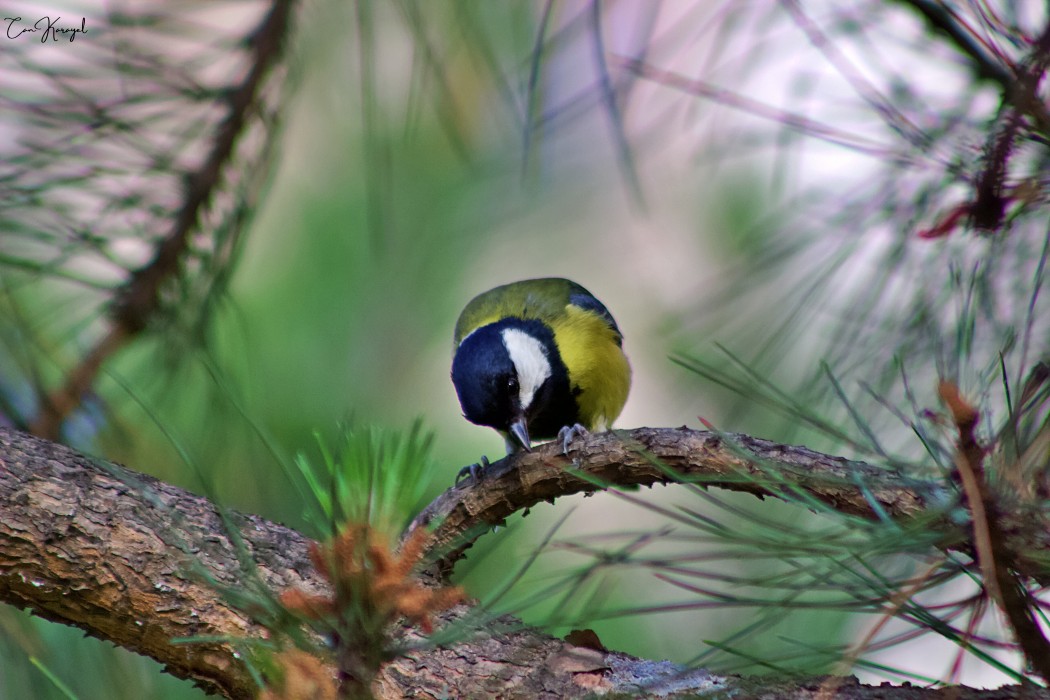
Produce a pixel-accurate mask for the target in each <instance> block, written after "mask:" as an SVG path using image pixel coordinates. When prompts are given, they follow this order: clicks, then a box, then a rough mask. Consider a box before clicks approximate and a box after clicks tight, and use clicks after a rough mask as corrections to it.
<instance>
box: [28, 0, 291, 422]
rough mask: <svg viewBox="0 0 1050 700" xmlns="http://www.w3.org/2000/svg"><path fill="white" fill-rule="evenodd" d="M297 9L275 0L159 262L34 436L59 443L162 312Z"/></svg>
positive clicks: (115, 313) (145, 273)
mask: <svg viewBox="0 0 1050 700" xmlns="http://www.w3.org/2000/svg"><path fill="white" fill-rule="evenodd" d="M292 7H293V3H292V2H291V1H290V0H274V2H273V7H272V8H271V10H270V11H269V13H267V15H266V17H265V18H264V19H263V21H262V23H261V24H260V25H259V27H258V28H257V29H256V30H255V32H254V33H253V34H252V35H251V37H250V38H249V43H250V45H251V47H252V59H251V69H250V70H249V71H248V73H247V75H246V76H245V78H244V80H243V81H242V82H241V84H240V85H239V86H237V87H236V88H235V89H233V90H231V91H230V92H229V94H228V96H227V97H226V100H227V103H228V109H227V113H226V117H225V118H224V119H223V121H222V123H221V124H220V125H219V127H218V130H217V132H216V134H215V138H214V141H213V142H212V147H211V150H210V151H209V153H208V157H207V158H206V159H205V160H204V162H203V163H202V164H201V166H200V168H198V169H197V170H196V171H194V172H191V173H188V174H187V175H186V179H185V193H184V196H183V200H182V206H181V207H180V208H179V210H178V212H177V213H176V214H175V221H174V223H173V224H172V227H171V230H170V231H169V232H168V234H167V235H166V236H165V237H164V238H163V239H162V240H161V241H160V243H159V244H158V246H157V249H156V253H155V254H154V257H153V260H151V261H150V262H149V263H148V264H146V265H145V266H144V267H142V268H140V269H139V270H137V271H136V272H135V273H134V274H133V275H132V276H131V277H130V279H128V281H127V282H126V283H125V284H124V285H123V287H121V288H120V289H119V290H118V291H117V293H116V296H115V302H114V304H113V307H112V310H111V312H110V320H109V328H108V329H107V331H106V332H105V334H104V335H103V337H102V339H101V340H99V341H98V342H97V343H96V344H95V345H94V346H93V347H92V348H90V349H89V350H88V351H87V352H86V353H85V354H84V355H83V357H82V358H81V360H80V362H79V363H78V364H77V365H76V366H75V367H74V368H73V369H72V370H70V372H69V373H68V374H67V375H66V378H65V380H64V381H63V383H62V385H61V386H60V387H59V388H58V389H56V390H55V391H53V392H52V393H51V394H50V395H48V396H46V397H41V405H40V408H39V412H38V413H37V416H36V418H34V419H33V420H32V421H31V422H30V431H31V432H32V433H33V434H35V435H39V436H40V437H44V438H48V439H52V440H53V439H57V438H58V436H59V433H60V431H61V428H62V423H63V421H65V419H66V418H67V417H68V416H69V414H70V413H71V412H73V411H74V410H76V408H77V407H78V406H79V405H80V403H81V401H82V400H83V398H84V395H85V394H86V393H87V392H88V391H89V390H90V388H91V386H92V385H93V384H94V381H95V378H96V377H97V375H98V372H99V369H100V368H101V366H102V364H103V363H104V362H105V361H106V360H107V359H108V358H110V357H112V356H113V355H114V354H116V353H117V352H118V351H119V350H121V349H122V348H123V347H125V346H126V345H127V344H128V343H129V342H130V341H131V340H133V339H134V338H135V337H137V336H138V335H139V334H141V333H142V331H144V330H145V329H146V327H147V326H148V325H149V323H150V321H151V319H152V318H153V317H154V315H155V313H156V311H157V310H158V309H159V308H160V306H161V298H160V292H161V288H162V287H163V285H164V284H165V283H167V282H168V281H169V280H171V279H173V278H174V277H176V276H177V275H178V274H179V269H180V265H181V263H182V259H183V256H184V255H185V253H186V251H187V250H188V249H189V245H190V239H191V238H192V234H193V233H194V232H195V231H196V230H197V229H198V227H199V224H200V219H201V215H202V214H203V213H204V211H205V210H206V209H207V207H208V205H209V203H210V202H211V200H212V196H213V195H214V194H215V192H216V191H217V189H218V188H219V187H220V186H221V184H222V182H223V171H224V168H225V166H226V165H227V164H228V162H229V161H230V159H231V157H232V155H233V153H234V147H235V145H236V143H237V139H238V137H239V136H240V135H241V133H242V132H243V131H244V129H245V126H246V124H247V123H248V121H249V119H250V118H251V116H252V114H253V112H254V109H255V105H256V104H257V101H258V97H259V93H260V91H261V88H262V84H263V81H264V79H265V77H266V76H267V74H268V73H269V72H270V69H271V68H273V66H274V65H275V64H276V63H277V61H278V59H279V58H280V56H281V54H282V51H283V47H284V44H285V39H286V38H287V35H288V34H289V29H290V18H291V10H292Z"/></svg>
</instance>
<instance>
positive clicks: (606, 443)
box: [407, 428, 1050, 585]
mask: <svg viewBox="0 0 1050 700" xmlns="http://www.w3.org/2000/svg"><path fill="white" fill-rule="evenodd" d="M572 447H573V449H572V451H571V452H570V453H569V457H565V456H564V455H562V454H560V452H559V451H558V449H557V446H556V445H553V444H548V445H545V446H541V447H539V448H536V449H534V450H533V451H532V452H529V453H524V452H523V453H518V454H516V455H512V456H510V457H507V458H505V459H503V460H500V461H499V462H495V463H493V464H492V465H491V466H490V467H489V469H488V470H487V471H486V475H485V477H484V478H483V479H482V481H481V483H480V484H478V485H477V486H475V487H468V486H464V485H461V486H458V487H453V488H451V489H449V490H448V491H446V492H445V493H444V494H442V495H441V496H439V497H438V498H437V499H435V500H434V502H433V503H431V504H430V505H429V506H427V507H426V508H425V509H424V510H423V511H422V512H421V513H420V514H419V515H418V516H417V517H416V519H415V520H414V521H413V523H412V524H411V525H410V526H409V528H408V530H407V532H411V531H412V529H414V528H416V527H420V526H424V525H429V524H436V530H435V542H436V544H437V546H438V547H439V548H441V549H444V550H447V551H448V555H447V556H446V559H445V560H444V562H443V566H442V571H443V572H447V571H448V570H449V569H450V568H451V566H452V565H453V564H455V562H456V561H457V560H458V559H459V558H460V557H461V556H462V555H463V553H464V551H465V550H466V549H467V548H469V547H470V544H471V543H472V542H473V541H474V539H476V537H478V536H479V535H480V534H483V533H484V532H486V531H487V530H488V529H489V528H491V526H493V525H498V524H501V523H503V522H504V521H505V520H506V518H507V517H509V516H510V515H512V514H513V513H516V512H518V511H521V510H524V509H527V508H530V507H532V506H534V505H536V504H537V503H539V502H541V501H545V500H553V499H555V498H558V497H561V496H568V495H571V494H575V493H590V492H593V491H597V490H598V488H599V487H598V486H597V485H596V483H595V482H596V481H597V482H599V483H608V484H612V485H615V486H635V485H651V484H673V483H677V482H679V481H682V480H694V481H697V482H698V483H702V484H704V485H707V486H715V487H718V488H723V489H728V490H732V491H744V492H747V493H753V494H756V495H759V496H774V497H780V496H781V495H782V494H783V493H784V492H785V491H787V490H789V489H799V490H801V491H804V492H805V493H807V494H809V495H811V496H813V497H815V498H817V499H819V500H820V501H822V502H824V503H826V504H827V505H829V506H830V507H831V508H834V509H835V510H837V511H839V512H841V513H846V514H849V515H858V516H861V517H865V518H875V517H877V516H878V513H876V511H875V509H874V508H873V507H872V504H871V502H870V501H869V500H868V499H869V498H874V499H875V500H876V501H877V503H878V508H879V509H881V510H882V512H883V513H885V514H887V515H889V516H890V517H892V518H894V519H897V520H899V521H901V522H902V523H903V522H907V521H909V520H913V519H917V518H920V517H922V518H927V519H928V518H929V517H930V513H931V511H932V512H938V510H939V509H950V508H952V507H953V506H954V505H955V503H956V494H955V493H954V487H953V486H951V485H945V484H940V483H934V482H931V481H927V480H922V479H913V478H910V477H908V476H906V475H902V474H899V473H896V472H894V471H891V470H887V469H881V468H879V467H875V466H873V465H870V464H867V463H864V462H856V461H850V460H846V459H843V458H841V457H833V456H829V455H825V454H821V453H819V452H814V451H813V450H809V449H807V448H805V447H795V446H791V445H782V444H778V443H774V442H770V441H768V440H762V439H759V438H754V437H750V436H748V435H741V434H731V433H724V434H718V433H710V432H704V431H696V430H688V429H686V428H678V429H673V428H637V429H635V430H631V431H616V432H610V433H600V434H595V435H590V436H588V437H587V438H585V439H581V440H577V441H575V442H574V443H573V445H572ZM653 458H655V459H656V460H659V462H660V465H659V466H658V465H657V464H655V463H654V460H653ZM573 460H575V461H576V462H577V464H574V463H573ZM862 485H863V488H862V487H861V486H862ZM796 500H797V499H796ZM924 522H925V521H924ZM1044 523H1045V520H1044V519H1043V518H1042V517H1041V516H1039V515H1038V513H1037V512H1036V511H1028V510H1023V511H1022V510H1015V511H1014V512H1012V513H1010V514H1009V515H1006V516H1004V517H1003V519H1002V521H1001V523H1000V525H1001V530H1002V533H1003V537H1004V538H1005V541H1007V542H1009V543H1010V546H1011V547H1012V551H1014V552H1017V553H1018V554H1017V560H1016V565H1017V570H1018V572H1019V573H1021V574H1022V575H1024V576H1026V577H1029V578H1031V579H1033V580H1035V581H1038V582H1039V583H1041V584H1043V585H1050V571H1047V569H1046V566H1045V560H1046V557H1047V556H1048V555H1050V529H1048V528H1047V527H1046V526H1045V524H1044ZM926 526H927V527H934V526H936V527H938V528H940V529H941V530H942V531H943V533H944V536H943V538H942V540H941V546H942V547H943V548H944V549H953V550H958V551H963V552H965V553H967V554H972V545H971V542H970V538H969V536H968V534H967V533H966V532H964V529H963V528H962V527H960V526H959V525H958V524H953V523H952V522H951V521H950V520H949V519H948V518H947V517H944V518H940V519H938V520H937V522H936V523H926Z"/></svg>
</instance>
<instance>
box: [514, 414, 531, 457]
mask: <svg viewBox="0 0 1050 700" xmlns="http://www.w3.org/2000/svg"><path fill="white" fill-rule="evenodd" d="M510 434H511V435H513V436H514V437H515V438H516V439H517V441H518V442H520V443H521V446H522V447H524V448H525V451H526V452H532V445H530V444H529V426H528V425H526V424H525V419H524V418H519V419H518V420H516V421H514V422H513V423H511V424H510Z"/></svg>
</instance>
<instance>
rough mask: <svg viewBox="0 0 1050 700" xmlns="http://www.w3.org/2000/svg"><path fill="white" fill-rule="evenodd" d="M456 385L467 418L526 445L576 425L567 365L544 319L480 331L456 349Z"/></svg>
mask: <svg viewBox="0 0 1050 700" xmlns="http://www.w3.org/2000/svg"><path fill="white" fill-rule="evenodd" d="M452 383H453V384H454V385H455V387H456V394H457V395H458V396H459V403H460V406H462V407H463V415H464V417H466V419H467V420H469V421H470V422H471V423H476V424H478V425H487V426H489V427H492V428H495V429H496V430H499V431H500V432H502V433H503V434H504V435H505V436H507V435H513V436H515V437H516V438H517V440H518V441H520V442H522V443H523V445H524V446H525V447H528V445H527V442H528V434H529V433H532V434H533V436H534V437H553V435H554V434H556V433H557V431H558V429H559V428H561V426H563V425H572V424H573V423H574V422H575V416H576V402H575V400H574V399H573V397H572V395H571V393H570V392H569V382H568V374H567V372H566V370H565V365H564V364H563V363H562V361H561V357H560V356H559V354H558V351H557V347H556V346H555V344H554V334H553V332H552V331H551V330H550V328H548V327H547V326H546V324H544V323H542V322H540V321H536V320H524V319H519V318H505V319H502V320H500V321H497V322H496V323H492V324H489V325H487V326H482V327H481V328H478V329H477V330H475V331H474V332H473V333H471V334H470V335H468V336H467V337H466V338H464V339H463V342H462V343H460V345H459V347H458V348H457V349H456V355H455V357H454V358H453V360H452ZM516 426H517V427H516ZM552 431H553V432H552Z"/></svg>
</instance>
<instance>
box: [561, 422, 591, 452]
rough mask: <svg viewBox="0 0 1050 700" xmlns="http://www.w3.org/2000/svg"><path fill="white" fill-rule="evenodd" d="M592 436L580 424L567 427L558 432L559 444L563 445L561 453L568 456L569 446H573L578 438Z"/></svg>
mask: <svg viewBox="0 0 1050 700" xmlns="http://www.w3.org/2000/svg"><path fill="white" fill-rule="evenodd" d="M590 434H591V433H590V431H588V430H587V428H584V427H583V426H582V425H580V424H579V423H577V424H576V425H566V426H565V427H563V428H562V429H561V430H559V431H558V442H559V443H560V444H561V453H562V454H563V455H566V456H568V454H569V445H571V444H572V441H573V440H575V439H576V438H578V437H587V436H588V435H590Z"/></svg>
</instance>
